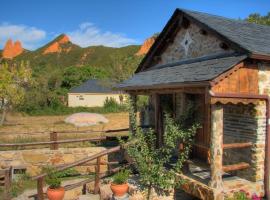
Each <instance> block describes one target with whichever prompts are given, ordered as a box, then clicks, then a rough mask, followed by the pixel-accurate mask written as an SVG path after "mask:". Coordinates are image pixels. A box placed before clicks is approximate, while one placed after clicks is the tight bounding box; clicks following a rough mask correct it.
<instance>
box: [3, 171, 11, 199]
mask: <svg viewBox="0 0 270 200" xmlns="http://www.w3.org/2000/svg"><path fill="white" fill-rule="evenodd" d="M11 179H12V167H10V168H9V169H7V170H6V171H5V177H4V181H5V183H4V186H5V188H4V199H5V200H10V199H11V194H10V193H11V181H12V180H11Z"/></svg>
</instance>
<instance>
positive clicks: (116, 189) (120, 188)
mask: <svg viewBox="0 0 270 200" xmlns="http://www.w3.org/2000/svg"><path fill="white" fill-rule="evenodd" d="M111 190H112V192H113V194H114V196H116V197H122V196H124V195H125V194H126V193H127V192H128V184H127V183H124V184H120V185H118V184H114V183H111Z"/></svg>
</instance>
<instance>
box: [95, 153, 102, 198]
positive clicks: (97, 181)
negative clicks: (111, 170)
mask: <svg viewBox="0 0 270 200" xmlns="http://www.w3.org/2000/svg"><path fill="white" fill-rule="evenodd" d="M100 161H101V157H98V158H97V165H96V166H95V188H94V194H98V193H99V187H100Z"/></svg>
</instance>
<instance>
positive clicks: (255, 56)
mask: <svg viewBox="0 0 270 200" xmlns="http://www.w3.org/2000/svg"><path fill="white" fill-rule="evenodd" d="M249 57H250V58H253V59H258V60H267V61H270V55H263V54H258V53H250V54H249Z"/></svg>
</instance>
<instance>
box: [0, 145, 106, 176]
mask: <svg viewBox="0 0 270 200" xmlns="http://www.w3.org/2000/svg"><path fill="white" fill-rule="evenodd" d="M105 149H106V148H104V147H86V148H60V149H58V150H50V149H32V150H16V151H1V152H0V168H5V167H8V166H13V167H25V168H26V172H27V173H29V174H30V175H31V176H34V175H37V174H39V173H40V171H41V169H42V167H44V166H46V165H64V164H69V163H72V162H74V161H77V160H80V159H83V158H85V157H87V156H91V155H94V154H96V153H98V152H100V151H103V150H105ZM107 160H108V157H107V156H103V157H102V158H101V162H107ZM95 162H96V160H94V161H91V162H89V163H95ZM75 169H76V170H77V171H78V172H79V173H81V174H88V173H92V172H94V171H95V166H94V165H93V166H87V164H84V166H77V167H75ZM105 171H107V165H101V172H102V173H103V172H105Z"/></svg>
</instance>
